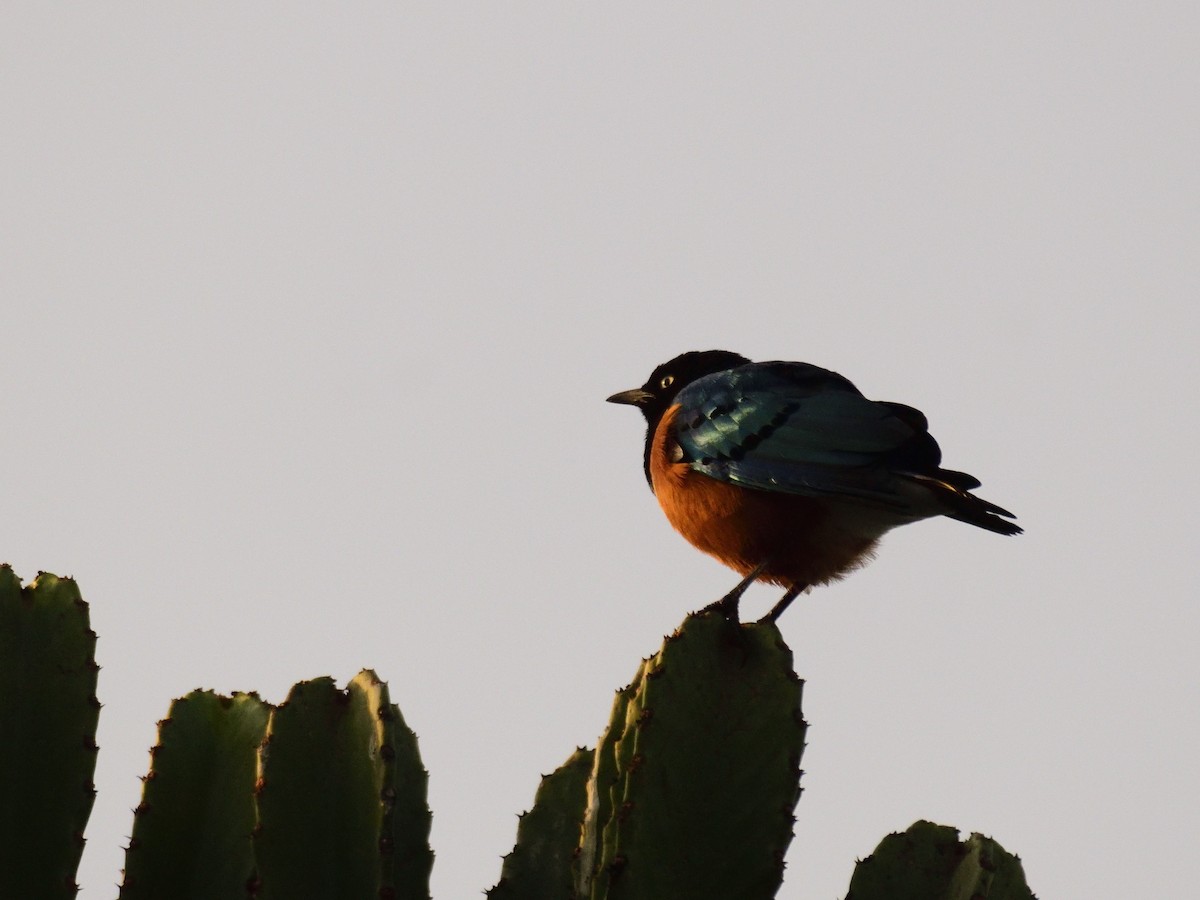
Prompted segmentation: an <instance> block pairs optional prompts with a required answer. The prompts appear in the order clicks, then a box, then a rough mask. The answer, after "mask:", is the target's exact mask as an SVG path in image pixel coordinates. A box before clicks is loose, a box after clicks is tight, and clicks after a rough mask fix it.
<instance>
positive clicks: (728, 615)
mask: <svg viewBox="0 0 1200 900" xmlns="http://www.w3.org/2000/svg"><path fill="white" fill-rule="evenodd" d="M764 568H766V565H765V564H763V565H760V566H755V567H754V569H753V570H751V572H750V574H749V575H747V576H746V577H745V578H743V579H742V580H741V581H739V582H738V583H737V587H735V588H734V589H733V590H732V591H730V592H729V593H728V594H726V595H725V596H724V597H722V598H721V599H720V600H718V601H717V602H716V603H710V604H708V606H706V607H704V609H702V610H700V612H701V613H706V612H715V613H719V614H720V615H721V616H723V617H724V618H725V619H726V620H727V621H729V622H731V623H733V624H734V625H736V624H738V621H739V619H738V604H739V603H740V602H741V599H742V594H744V593H746V588H748V587H750V585H752V584H754V582H755V579H757V578H758V576H759V575H761V574H762V570H763V569H764Z"/></svg>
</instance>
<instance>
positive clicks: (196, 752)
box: [120, 691, 270, 900]
mask: <svg viewBox="0 0 1200 900" xmlns="http://www.w3.org/2000/svg"><path fill="white" fill-rule="evenodd" d="M269 712H270V707H269V706H268V705H267V704H266V703H263V702H262V701H261V700H259V699H258V696H257V695H256V694H235V695H234V696H233V697H222V696H219V695H217V694H214V693H213V692H212V691H193V692H192V693H190V694H188V695H187V696H186V697H184V698H183V699H181V700H176V701H175V702H174V703H172V704H171V709H170V712H169V713H168V714H167V718H165V719H163V720H162V721H161V722H159V723H158V743H157V744H155V746H154V747H153V748H152V749H151V751H150V756H151V760H152V767H151V769H150V772H149V774H147V775H146V777H145V779H144V781H145V785H146V786H145V789H144V791H143V795H142V802H141V803H139V804H138V806H137V809H135V810H134V818H133V836H132V837H131V838H130V841H129V848H128V850H126V852H125V877H124V880H123V882H122V885H121V893H120V897H121V900H154V898H158V897H172V898H176V900H189V898H192V900H219V898H224V897H228V898H230V900H242V898H244V897H245V896H246V884H247V882H248V881H249V879H250V876H251V873H252V872H253V870H254V857H253V852H252V848H251V844H250V834H251V831H252V830H253V828H254V795H253V793H252V792H253V789H254V779H255V766H256V760H257V756H258V746H259V744H260V743H261V742H262V738H263V732H264V730H265V729H266V725H267V716H268V715H269Z"/></svg>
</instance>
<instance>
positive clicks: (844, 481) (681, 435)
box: [674, 363, 941, 509]
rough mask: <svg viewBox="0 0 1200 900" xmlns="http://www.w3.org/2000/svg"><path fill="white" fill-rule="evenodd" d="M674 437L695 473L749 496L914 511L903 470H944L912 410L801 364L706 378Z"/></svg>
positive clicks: (689, 393)
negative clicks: (901, 482) (759, 493)
mask: <svg viewBox="0 0 1200 900" xmlns="http://www.w3.org/2000/svg"><path fill="white" fill-rule="evenodd" d="M677 402H678V403H679V405H680V407H681V409H680V412H679V414H678V415H677V416H676V419H675V432H674V437H675V439H676V441H677V442H678V444H679V446H680V448H681V451H682V453H683V456H684V458H685V459H686V460H687V461H688V462H689V463H690V464H691V466H692V468H693V469H695V470H696V471H698V472H700V473H702V474H704V475H707V476H708V477H710V478H715V479H717V480H718V481H725V482H729V483H732V484H738V485H741V486H744V487H750V488H756V489H759V490H766V491H779V492H783V493H790V494H803V495H808V496H818V497H819V496H845V497H856V498H859V499H862V500H866V501H871V502H874V503H879V504H884V505H888V506H895V507H897V508H898V509H902V508H904V506H906V501H905V500H904V499H903V498H902V497H901V496H899V494H898V493H897V484H896V480H895V478H894V477H893V476H894V474H895V472H896V471H897V470H914V471H917V472H922V471H929V472H931V471H936V470H937V465H938V463H939V461H940V456H941V454H940V452H939V450H938V447H937V443H936V442H935V441H934V440H933V438H932V437H930V436H929V434H928V432H927V431H926V430H925V428H926V424H925V417H924V416H923V415H921V413H920V412H919V411H917V410H915V409H913V408H911V407H907V406H903V405H901V404H896V403H881V402H877V401H873V400H868V399H867V398H866V397H864V396H863V395H862V394H861V393H860V392H859V391H858V389H857V388H855V387H854V385H853V384H851V383H850V382H849V381H848V380H846V379H845V378H843V377H842V376H840V375H838V374H837V373H836V372H830V371H828V370H827V369H821V368H818V367H817V366H810V365H806V364H802V363H756V364H751V365H746V366H739V367H738V368H736V369H731V370H729V371H726V372H719V373H717V374H715V375H710V376H707V377H705V378H701V379H699V380H697V381H696V382H693V383H692V384H690V385H688V386H687V387H686V388H684V390H682V391H681V392H680V393H679V396H678V398H677Z"/></svg>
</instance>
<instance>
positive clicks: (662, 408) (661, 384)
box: [608, 350, 750, 481]
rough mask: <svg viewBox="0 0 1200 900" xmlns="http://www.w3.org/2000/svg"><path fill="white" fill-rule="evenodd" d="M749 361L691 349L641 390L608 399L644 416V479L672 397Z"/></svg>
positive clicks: (660, 369) (661, 368)
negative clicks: (655, 434) (652, 444)
mask: <svg viewBox="0 0 1200 900" xmlns="http://www.w3.org/2000/svg"><path fill="white" fill-rule="evenodd" d="M748 362H750V360H748V359H746V357H744V356H741V355H739V354H737V353H730V352H729V351H728V350H693V351H691V352H690V353H684V354H682V355H681V356H677V357H675V358H674V359H673V360H671V361H670V362H665V363H663V364H662V365H661V366H659V367H658V368H657V369H655V370H654V371H653V372H651V373H650V377H649V378H648V379H646V383H645V384H643V385H642V386H641V387H640V388H634V389H633V390H631V391H621V393H619V394H613V395H612V396H611V397H609V398H608V402H609V403H625V404H628V405H629V406H636V407H637V408H638V409H640V410H641V411H642V415H644V416H645V417H646V424H647V425H648V428H647V430H646V454H645V467H646V480H647V481H649V480H650V446H651V443H652V442H653V440H654V430H655V429H656V428H657V427H658V423H659V420H660V419H662V417H663V413H665V412H666V411H667V410H668V409H670V408H671V404H672V403H673V402H674V401H675V396H676V395H677V394H678V393H679V392H680V391H681V390H683V389H684V388H685V387H687V386H688V385H689V384H691V383H692V382H693V381H695V380H696V379H697V378H703V377H704V376H705V375H711V374H713V373H714V372H724V371H725V370H726V369H733V368H736V367H737V366H744V365H745V364H746V363H748Z"/></svg>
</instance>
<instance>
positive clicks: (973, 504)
mask: <svg viewBox="0 0 1200 900" xmlns="http://www.w3.org/2000/svg"><path fill="white" fill-rule="evenodd" d="M905 474H906V475H907V476H908V477H909V478H912V479H913V480H915V481H919V482H920V483H922V484H923V485H925V486H926V487H927V488H929V490H930V493H931V494H933V495H934V497H935V498H936V499H937V500H938V502H939V503H940V504H941V506H942V515H945V516H949V517H950V518H951V519H957V520H958V521H960V522H966V523H967V524H968V525H974V526H976V527H977V528H983V529H985V530H987V531H992V532H995V533H996V534H1021V533H1022V532H1023V531H1024V529H1023V528H1021V526H1020V525H1018V524H1016V523H1015V522H1009V521H1007V519H1015V518H1016V516H1015V515H1013V514H1012V513H1010V512H1009V511H1008V510H1007V509H1005V508H1004V507H1002V506H997V505H996V504H995V503H989V502H988V501H987V500H984V499H983V498H982V497H976V496H975V495H974V494H970V493H967V488H966V487H965V486H966V485H970V487H979V481H978V480H977V479H975V478H974V477H972V476H970V475H967V474H966V473H965V472H955V471H953V470H950V469H941V470H939V471H938V477H936V478H935V477H932V476H930V475H918V474H916V473H914V472H907V473H905ZM1001 516H1003V517H1004V518H1001Z"/></svg>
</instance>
